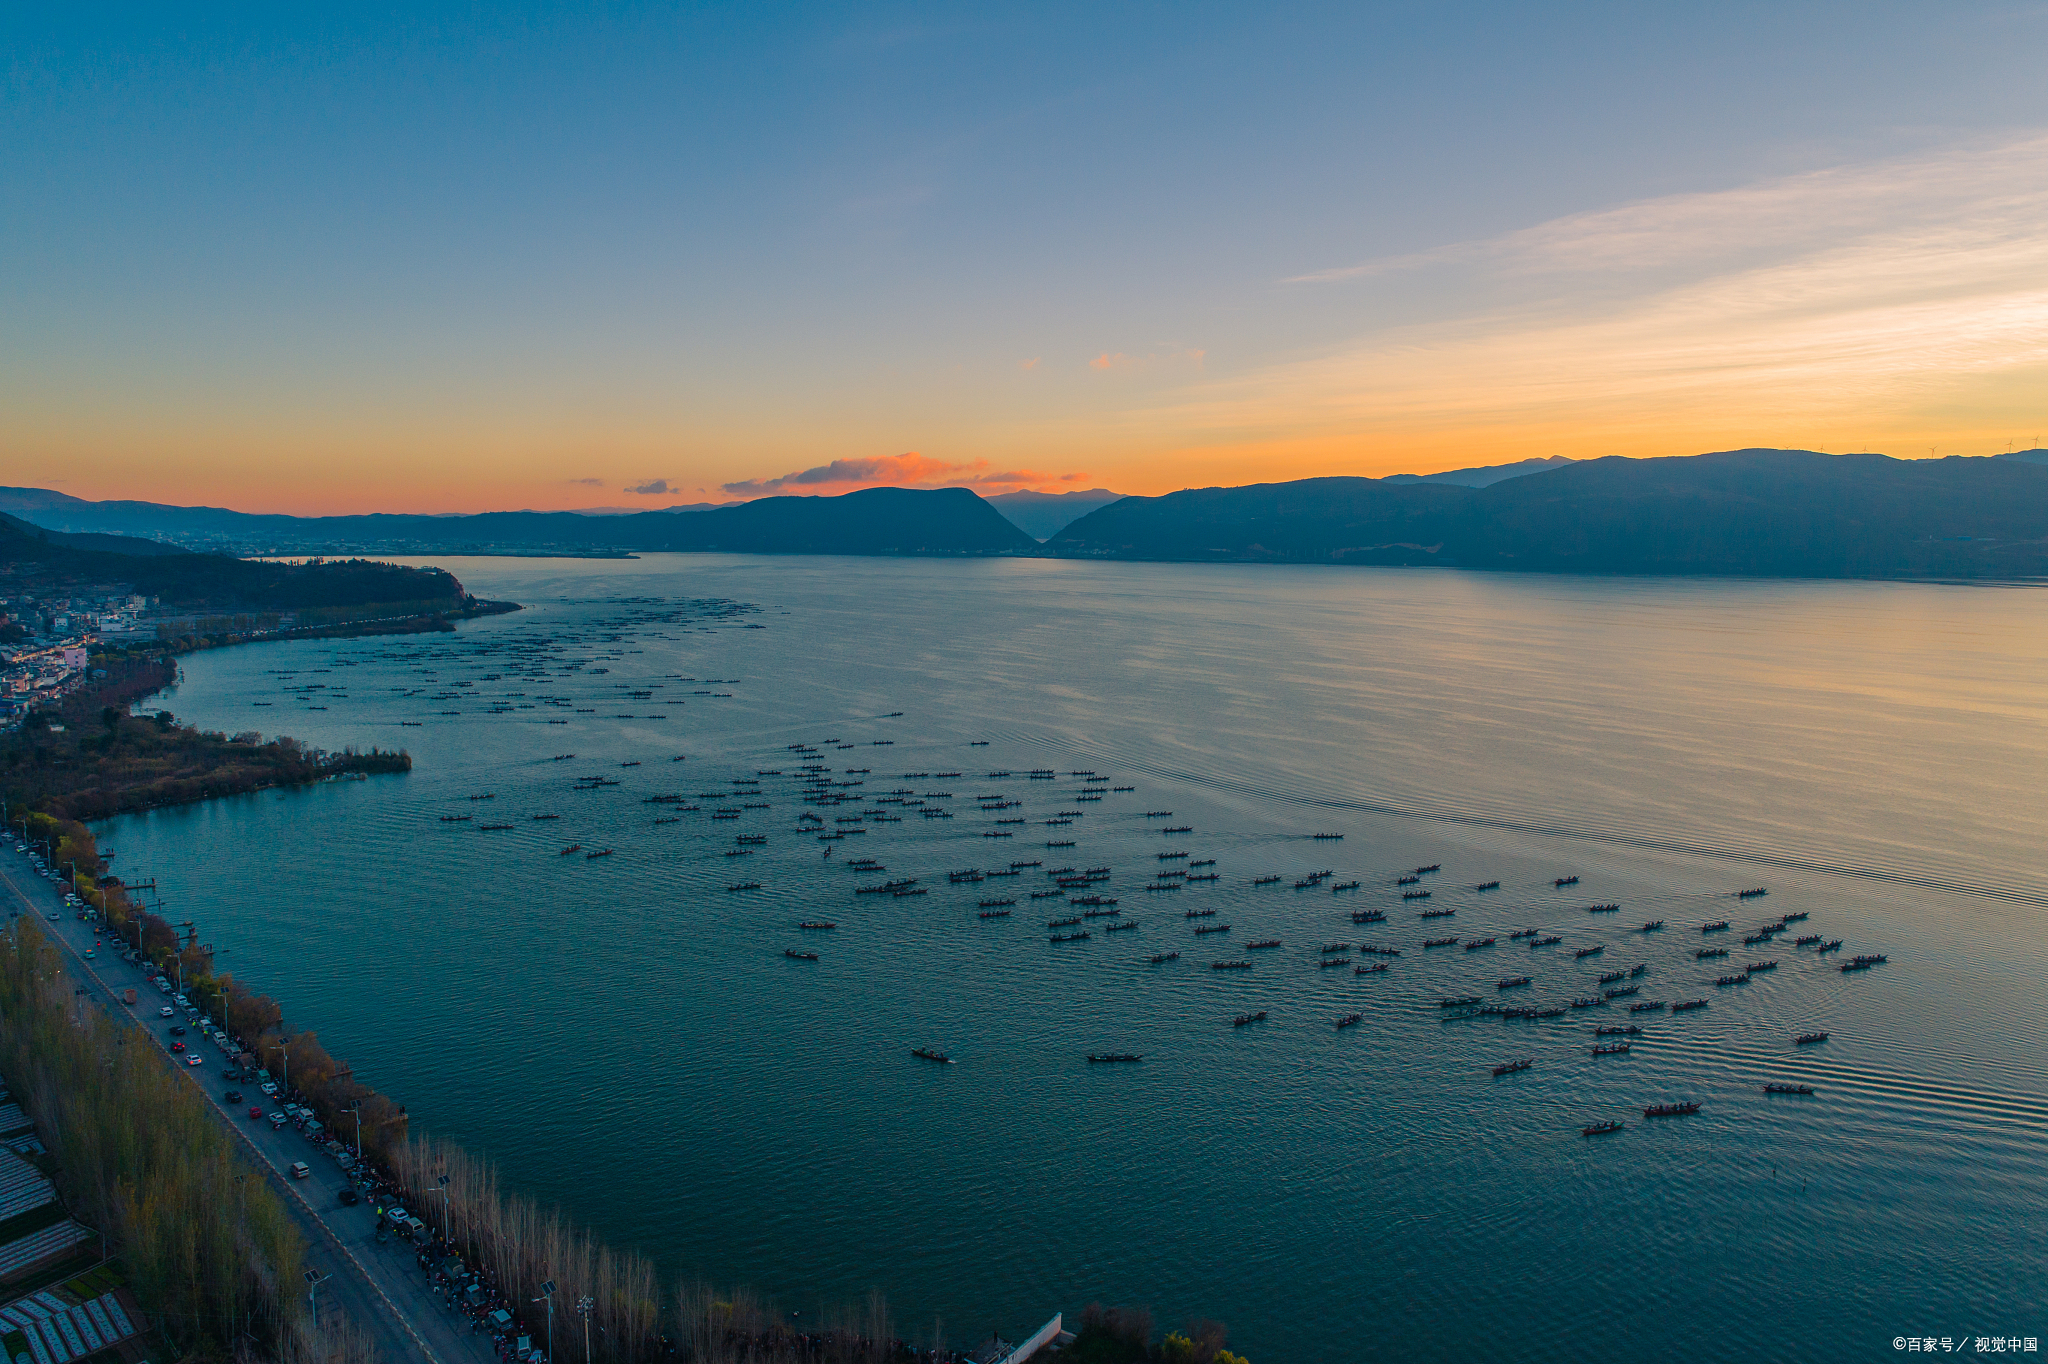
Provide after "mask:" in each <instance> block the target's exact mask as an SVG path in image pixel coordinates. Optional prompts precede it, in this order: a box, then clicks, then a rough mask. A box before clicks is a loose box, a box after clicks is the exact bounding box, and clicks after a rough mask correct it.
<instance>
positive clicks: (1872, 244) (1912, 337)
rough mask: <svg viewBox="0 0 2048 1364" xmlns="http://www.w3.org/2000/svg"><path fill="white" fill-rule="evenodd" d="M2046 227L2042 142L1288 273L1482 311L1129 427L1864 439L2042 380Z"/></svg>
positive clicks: (1363, 344)
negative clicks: (1456, 298)
mask: <svg viewBox="0 0 2048 1364" xmlns="http://www.w3.org/2000/svg"><path fill="white" fill-rule="evenodd" d="M2043 224H2048V138H2039V137H2037V138H2030V139H2028V140H2025V141H2019V142H2013V143H2009V144H2007V145H2003V146H1998V147H1984V148H1974V149H1969V150H1965V151H1962V152H1958V153H1954V154H1951V155H1945V156H1934V157H1924V158H1919V159H1915V160H1907V161H1894V162H1889V163H1885V164H1881V165H1875V166H1865V167H1852V168H1845V169H1840V170H1833V171H1826V172H1821V173H1816V174H1812V175H1802V176H1796V177H1791V178H1787V179H1781V180H1775V181H1770V182H1766V183H1763V184H1758V185H1753V186H1746V187H1742V188H1738V189H1732V190H1727V191H1722V192H1718V193H1711V194H1687V195H1677V196H1672V197H1669V198H1664V199H1657V200H1651V201H1647V202H1644V203H1638V204H1631V205H1627V206H1624V207H1621V208H1616V209H1611V210H1602V211H1599V212H1593V213H1584V214H1577V215H1573V216H1571V217H1567V218H1561V219H1558V220H1555V221H1553V222H1549V223H1544V224H1541V225H1538V226H1536V227H1532V228H1529V229H1527V230H1524V231H1520V232H1515V233H1511V234H1509V235H1506V236H1503V237H1501V238H1498V239H1496V240H1493V241H1488V242H1477V243H1460V244H1456V245H1453V246H1449V247H1446V248H1444V249H1443V250H1441V251H1435V252H1424V253H1419V254H1414V255H1408V256H1402V257H1397V258H1391V259H1387V260H1381V261H1372V262H1366V263H1364V264H1362V265H1357V266H1352V267H1347V268H1345V269H1343V270H1333V271H1324V272H1320V273H1318V274H1313V275H1304V276H1297V277H1296V282H1332V281H1337V280H1372V279H1375V278H1376V277H1384V276H1387V275H1391V274H1396V273H1399V272H1401V271H1407V270H1413V269H1417V268H1422V267H1443V268H1455V269H1457V270H1460V271H1462V272H1464V274H1463V277H1461V279H1460V281H1459V286H1460V288H1461V290H1462V291H1463V292H1464V293H1466V294H1467V295H1473V294H1476V295H1477V296H1478V297H1479V298H1481V299H1483V300H1485V301H1486V302H1485V303H1484V304H1483V305H1482V306H1481V307H1480V308H1479V309H1477V310H1475V312H1474V314H1473V315H1471V316H1467V317H1465V318H1461V319H1454V320H1444V321H1439V322H1435V323H1431V324H1427V325H1421V326H1410V327H1404V328H1400V329H1390V330H1381V331H1377V332H1369V333H1366V334H1363V335H1361V336H1359V337H1358V338H1356V339H1355V340H1354V341H1353V342H1351V343H1350V344H1349V345H1346V346H1344V347H1341V348H1337V349H1335V350H1332V351H1330V352H1327V353H1323V354H1319V355H1307V356H1303V357H1300V358H1297V359H1295V360H1291V361H1287V362H1283V363H1279V364H1274V365H1270V366H1267V367H1265V368H1262V369H1259V370H1257V371H1254V372H1250V373H1247V374H1243V375H1240V376H1237V377H1234V378H1232V379H1230V380H1228V381H1225V382H1221V383H1217V384H1210V385H1204V386H1201V387H1199V388H1192V389H1183V390H1182V391H1181V393H1180V394H1179V395H1178V398H1177V400H1175V401H1172V402H1169V403H1167V404H1164V405H1161V406H1156V407H1153V408H1151V409H1150V410H1148V411H1145V412H1142V413H1138V412H1133V413H1130V414H1127V419H1128V420H1129V421H1131V422H1132V423H1134V424H1143V425H1156V424H1158V423H1160V422H1161V421H1165V422H1167V423H1169V424H1171V425H1174V426H1178V427H1180V428H1181V429H1182V430H1184V431H1198V432H1201V433H1204V434H1205V435H1206V436H1208V437H1209V438H1212V439H1214V438H1223V439H1232V438H1247V439H1254V440H1255V439H1261V438H1265V437H1267V436H1274V435H1279V434H1282V433H1285V434H1286V435H1288V436H1303V435H1311V434H1315V433H1322V434H1331V433H1337V432H1347V431H1348V432H1352V433H1356V434H1360V435H1369V434H1374V433H1402V432H1406V433H1424V432H1431V431H1435V432H1452V431H1457V432H1463V433H1467V434H1469V435H1477V434H1482V433H1484V432H1486V431H1488V430H1498V429H1506V428H1517V429H1523V430H1528V429H1536V428H1540V429H1546V430H1554V431H1557V432H1560V433H1562V432H1566V431H1576V432H1578V433H1581V434H1582V435H1584V434H1597V433H1602V432H1617V431H1630V430H1635V431H1641V430H1646V429H1652V428H1655V427H1657V426H1658V425H1660V424H1661V425H1664V426H1666V427H1677V426H1689V427H1693V428H1699V429H1707V428H1712V429H1716V430H1718V429H1722V428H1723V427H1726V426H1729V425H1731V424H1733V425H1734V426H1736V427H1739V428H1740V429H1744V430H1748V431H1750V432H1751V433H1752V434H1753V437H1754V438H1755V439H1758V440H1764V439H1768V438H1770V437H1772V436H1774V435H1776V434H1777V433H1779V432H1782V431H1785V430H1787V429H1800V430H1811V429H1816V428H1817V427H1819V426H1829V425H1831V424H1832V425H1834V426H1836V427H1838V428H1839V429H1843V430H1844V431H1845V432H1847V431H1874V430H1877V429H1880V428H1881V427H1882V426H1883V424H1884V423H1885V422H1887V421H1891V422H1894V423H1896V422H1898V421H1902V420H1905V419H1906V416H1907V414H1909V413H1911V412H1913V411H1926V410H1928V409H1929V408H1930V407H1932V406H1933V405H1937V404H1941V403H1943V402H1949V401H1956V400H1958V399H1959V398H1960V396H1961V395H1962V394H1964V393H1965V392H1967V391H1969V390H1971V388H1972V386H1973V385H1981V384H1982V383H1984V382H1986V381H1995V380H1997V379H1998V378H2000V377H2001V376H2005V377H2008V378H2009V377H2010V376H2012V375H2014V374H2016V373H2019V372H2023V371H2031V372H2037V373H2048V228H2044V226H2043ZM2038 398H2039V390H2038V386H2037V388H2036V401H2037V403H2038ZM1702 423H1704V424H1705V425H1704V426H1702ZM1717 424H1718V425H1717Z"/></svg>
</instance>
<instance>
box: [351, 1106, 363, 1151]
mask: <svg viewBox="0 0 2048 1364" xmlns="http://www.w3.org/2000/svg"><path fill="white" fill-rule="evenodd" d="M348 1107H349V1111H350V1112H351V1113H354V1114H355V1115H356V1159H357V1160H361V1159H362V1158H363V1101H362V1100H361V1099H355V1100H351V1101H350V1103H349V1106H348Z"/></svg>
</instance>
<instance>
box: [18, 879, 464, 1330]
mask: <svg viewBox="0 0 2048 1364" xmlns="http://www.w3.org/2000/svg"><path fill="white" fill-rule="evenodd" d="M0 910H5V911H14V910H20V911H21V912H22V913H25V914H30V915H33V916H35V917H36V918H37V919H39V920H41V922H42V927H43V929H44V931H45V932H47V933H49V934H50V936H51V937H53V938H55V939H56V940H57V942H58V944H59V945H60V946H61V947H62V948H63V949H64V956H65V964H66V965H67V966H68V967H69V968H70V970H71V974H72V976H73V977H74V978H75V979H77V981H78V983H79V985H80V986H81V987H82V988H84V989H86V990H87V991H88V992H89V993H90V997H91V998H93V999H95V1000H97V1001H98V1002H99V1003H100V1004H101V1005H103V1006H105V1008H106V1010H107V1012H108V1013H109V1014H110V1015H112V1016H113V1017H114V1018H115V1019H116V1020H118V1021H121V1022H125V1023H128V1024H130V1025H131V1026H133V1027H135V1028H136V1029H137V1030H138V1031H140V1032H142V1033H143V1034H145V1035H147V1036H149V1037H151V1038H152V1039H154V1040H155V1042H156V1044H157V1045H158V1046H159V1047H163V1048H164V1049H165V1051H166V1053H168V1052H169V1046H170V1040H171V1039H170V1037H169V1035H168V1032H167V1029H169V1027H170V1026H171V1024H172V1023H174V1022H177V1023H183V1022H185V1021H186V1020H185V1018H184V1017H183V1015H182V1013H181V1014H180V1015H179V1016H178V1017H177V1018H175V1019H171V1018H163V1017H161V1016H160V1012H159V1011H160V1010H161V1009H162V1008H163V1006H164V1005H166V1004H168V1003H169V1002H170V1001H169V998H168V996H165V995H163V994H160V993H159V992H158V991H157V989H156V987H155V986H154V985H151V984H150V983H149V982H148V980H147V979H146V978H145V977H144V976H143V974H142V971H141V969H140V968H139V967H137V966H134V965H131V964H130V963H128V962H126V961H123V960H122V959H121V957H120V954H119V953H120V949H119V948H117V947H112V946H110V947H107V948H103V949H101V950H100V951H99V952H97V953H95V955H94V959H93V960H91V961H87V960H85V959H84V956H83V953H84V951H85V950H86V949H87V948H89V947H91V946H92V945H93V940H94V936H95V935H94V933H93V926H92V925H91V924H87V923H82V922H80V921H79V919H78V918H77V916H76V913H75V912H74V911H70V910H67V909H65V908H64V899H63V892H62V891H61V890H60V889H59V888H58V886H57V885H56V884H55V883H53V882H51V881H48V880H45V879H44V878H43V877H42V876H41V875H40V874H38V873H37V872H36V870H35V867H34V866H33V865H32V864H31V863H30V862H29V860H28V858H27V857H26V856H24V855H22V854H20V853H17V852H15V851H14V847H13V845H12V844H11V843H8V844H5V845H0ZM130 987H133V988H134V989H135V997H136V1001H137V1002H136V1003H135V1004H134V1005H132V1006H130V1005H127V1004H123V1003H122V1002H121V999H120V995H119V992H120V991H121V990H125V989H128V988H130ZM184 1040H185V1041H186V1042H187V1043H188V1044H190V1046H191V1049H192V1051H193V1052H195V1053H197V1054H199V1055H201V1056H204V1057H205V1058H206V1064H205V1065H202V1066H188V1065H185V1064H183V1058H182V1057H180V1058H179V1061H180V1064H179V1065H178V1069H179V1070H180V1071H182V1072H184V1073H185V1074H186V1075H187V1076H188V1077H189V1078H190V1079H191V1080H192V1081H193V1083H195V1084H196V1085H198V1086H199V1089H200V1092H201V1093H202V1094H204V1095H205V1096H206V1099H207V1102H208V1104H209V1106H210V1107H211V1108H212V1110H213V1112H214V1113H215V1115H216V1116H218V1117H219V1119H220V1121H221V1122H222V1124H223V1125H225V1126H226V1127H227V1128H228V1129H229V1130H230V1131H231V1132H232V1133H233V1134H234V1135H235V1138H236V1139H237V1141H238V1142H239V1143H240V1144H241V1147H242V1150H243V1153H244V1154H246V1155H248V1156H250V1157H252V1158H253V1160H254V1162H255V1163H256V1165H257V1166H258V1167H259V1168H261V1169H262V1170H263V1171H264V1173H265V1177H266V1178H268V1179H269V1180H270V1181H271V1183H272V1184H273V1185H274V1186H275V1187H276V1189H277V1191H278V1193H279V1194H280V1195H281V1196H282V1197H283V1199H284V1203H285V1206H286V1208H288V1209H289V1210H290V1211H291V1213H292V1215H293V1217H294V1218H296V1219H297V1221H298V1223H299V1227H300V1230H301V1231H302V1232H304V1234H305V1237H306V1246H307V1256H306V1265H307V1267H308V1268H309V1269H314V1270H318V1271H319V1272H320V1273H322V1274H327V1275H331V1276H332V1277H331V1278H329V1279H327V1280H326V1281H325V1282H323V1283H322V1284H321V1285H320V1290H319V1291H320V1306H321V1316H322V1318H323V1319H324V1318H326V1317H327V1315H328V1311H327V1309H328V1308H329V1306H330V1305H331V1306H333V1307H335V1308H338V1309H339V1310H340V1311H342V1312H343V1313H345V1314H346V1315H347V1316H348V1317H349V1318H351V1319H352V1320H353V1321H355V1322H356V1323H357V1324H358V1325H360V1326H362V1327H363V1328H364V1329H365V1330H367V1331H368V1332H369V1333H370V1334H371V1336H372V1337H373V1338H374V1339H375V1341H376V1345H377V1356H378V1359H379V1360H380V1361H382V1364H497V1355H496V1354H495V1352H494V1351H493V1350H492V1349H491V1346H490V1342H489V1339H488V1338H487V1337H484V1336H480V1335H477V1334H474V1333H473V1332H472V1331H471V1330H470V1327H469V1323H468V1321H467V1320H466V1319H465V1318H463V1317H461V1316H460V1315H459V1314H457V1313H455V1312H454V1311H453V1310H451V1309H450V1308H449V1307H447V1306H446V1305H445V1304H444V1303H442V1301H441V1300H440V1299H439V1298H438V1297H436V1296H435V1295H434V1294H433V1293H432V1292H430V1291H429V1290H428V1288H427V1286H426V1282H425V1279H424V1277H423V1276H422V1275H421V1274H420V1273H419V1269H418V1264H417V1262H416V1260H415V1259H414V1250H413V1247H411V1246H410V1245H407V1244H406V1243H405V1242H403V1241H400V1240H398V1239H397V1238H396V1237H393V1238H392V1239H391V1240H390V1241H389V1242H387V1243H386V1244H384V1245H379V1244H377V1240H376V1235H375V1233H376V1223H377V1219H376V1214H375V1213H374V1212H372V1211H371V1210H370V1208H369V1207H368V1206H366V1205H358V1206H356V1207H353V1208H350V1207H344V1206H343V1205H342V1204H341V1202H340V1199H339V1197H338V1195H339V1193H340V1191H341V1188H342V1187H343V1185H344V1184H345V1183H346V1182H347V1181H346V1179H345V1177H344V1176H343V1175H342V1173H341V1171H340V1170H338V1169H337V1168H336V1167H335V1165H334V1162H333V1161H332V1160H330V1159H328V1157H327V1155H326V1153H325V1152H322V1151H318V1150H315V1149H314V1148H313V1146H312V1145H311V1144H310V1143H308V1142H307V1141H306V1139H305V1138H304V1137H303V1136H301V1135H300V1134H299V1133H298V1132H295V1131H293V1130H292V1129H291V1128H290V1127H286V1128H284V1129H283V1130H282V1131H273V1130H272V1129H271V1126H270V1124H269V1123H268V1122H263V1121H251V1120H249V1118H248V1117H247V1112H248V1108H247V1104H243V1105H239V1106H235V1107H232V1108H231V1107H230V1106H229V1105H228V1103H227V1101H226V1100H225V1099H224V1098H222V1095H223V1093H224V1092H225V1091H226V1090H227V1089H228V1087H229V1086H228V1085H227V1083H226V1082H224V1081H222V1080H221V1078H220V1071H221V1070H222V1069H223V1068H224V1067H225V1066H226V1065H227V1059H226V1058H225V1057H224V1056H222V1055H221V1053H220V1051H219V1049H218V1048H216V1047H215V1046H214V1044H213V1043H212V1042H210V1041H207V1040H206V1039H205V1038H204V1037H202V1036H200V1035H199V1034H197V1033H192V1034H189V1035H188V1036H187V1037H186V1038H185V1039H184ZM234 1088H236V1089H240V1090H243V1091H244V1092H245V1093H246V1094H247V1095H248V1096H249V1101H250V1102H255V1101H257V1100H260V1099H262V1098H263V1096H262V1094H261V1093H259V1092H258V1091H257V1090H256V1087H255V1086H254V1085H235V1086H234ZM264 1108H265V1111H266V1112H269V1111H274V1110H275V1108H276V1104H275V1103H268V1104H265V1105H264ZM300 1160H303V1161H304V1162H306V1164H308V1165H309V1166H311V1167H312V1169H313V1175H312V1177H311V1178H310V1179H304V1180H294V1179H288V1178H286V1176H285V1172H286V1171H287V1170H289V1169H290V1168H291V1165H292V1162H294V1161H300Z"/></svg>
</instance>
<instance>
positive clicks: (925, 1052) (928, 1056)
mask: <svg viewBox="0 0 2048 1364" xmlns="http://www.w3.org/2000/svg"><path fill="white" fill-rule="evenodd" d="M910 1054H911V1055H912V1056H918V1057H922V1058H923V1059H925V1060H927V1061H938V1062H940V1063H942V1064H944V1065H949V1066H950V1065H952V1064H953V1058H952V1057H950V1056H948V1055H946V1053H944V1052H942V1051H933V1050H932V1049H931V1048H930V1047H918V1048H916V1049H915V1050H913V1051H912V1052H911V1053H910Z"/></svg>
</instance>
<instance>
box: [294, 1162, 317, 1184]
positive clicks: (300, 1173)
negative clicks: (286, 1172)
mask: <svg viewBox="0 0 2048 1364" xmlns="http://www.w3.org/2000/svg"><path fill="white" fill-rule="evenodd" d="M312 1173H313V1167H312V1166H310V1165H308V1164H306V1162H305V1161H303V1160H295V1161H293V1162H292V1169H291V1176H292V1178H293V1179H304V1178H306V1177H307V1176H309V1175H311V1174H312Z"/></svg>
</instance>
